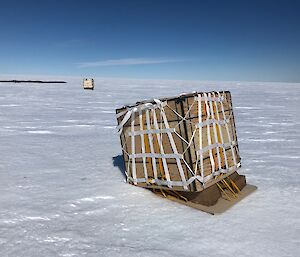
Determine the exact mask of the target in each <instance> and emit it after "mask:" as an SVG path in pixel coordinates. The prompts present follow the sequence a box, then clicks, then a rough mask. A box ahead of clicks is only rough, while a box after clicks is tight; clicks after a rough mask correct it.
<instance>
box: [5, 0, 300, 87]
mask: <svg viewBox="0 0 300 257" xmlns="http://www.w3.org/2000/svg"><path fill="white" fill-rule="evenodd" d="M0 8H1V16H0V31H1V37H0V73H1V74H47V75H74V76H84V77H85V76H99V77H100V76H102V77H122V78H146V79H147V78H150V79H192V80H234V81H237V80H244V81H286V82H300V14H299V13H300V1H288V0H286V1H264V0H261V1H255V0H253V1H246V0H245V1H230V0H228V1H225V0H224V1H214V0H211V1H200V0H199V1H188V0H187V1H176V0H174V1H167V0H165V1H164V0H160V1H158V0H153V1H146V0H144V1H143V0H140V1H130V0H127V1H125V0H124V1H114V0H111V1H90V0H86V1H67V0H60V1H53V0H52V1H46V0H45V1H30V0H28V1H15V0H10V1H1V2H0Z"/></svg>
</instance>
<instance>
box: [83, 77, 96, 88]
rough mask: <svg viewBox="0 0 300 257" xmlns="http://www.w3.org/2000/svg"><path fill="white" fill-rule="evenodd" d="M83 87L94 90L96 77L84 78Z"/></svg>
mask: <svg viewBox="0 0 300 257" xmlns="http://www.w3.org/2000/svg"><path fill="white" fill-rule="evenodd" d="M83 88H84V89H91V90H94V79H87V78H86V79H84V80H83Z"/></svg>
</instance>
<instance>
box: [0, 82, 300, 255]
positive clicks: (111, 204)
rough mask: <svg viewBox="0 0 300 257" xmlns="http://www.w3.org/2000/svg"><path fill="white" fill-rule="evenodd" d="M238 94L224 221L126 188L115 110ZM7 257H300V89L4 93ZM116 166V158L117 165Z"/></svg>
mask: <svg viewBox="0 0 300 257" xmlns="http://www.w3.org/2000/svg"><path fill="white" fill-rule="evenodd" d="M227 89H229V90H231V92H232V96H233V104H234V112H235V121H236V126H237V133H238V139H239V146H240V153H241V156H242V169H241V173H242V174H246V175H247V179H248V182H249V183H251V184H254V185H257V186H258V190H257V191H256V192H255V193H254V194H252V195H250V196H249V197H247V198H246V199H244V200H243V201H241V202H240V203H238V204H237V205H235V206H234V207H233V208H231V209H230V210H229V211H227V212H226V213H224V214H222V215H218V216H212V215H209V214H206V213H204V212H201V211H198V210H194V209H191V208H188V207H186V206H182V205H180V204H177V203H174V202H171V201H168V200H164V199H161V198H159V197H156V196H155V195H153V194H152V193H151V192H148V191H147V190H144V189H141V188H138V187H134V186H131V185H128V184H126V183H124V177H123V174H122V172H121V171H120V168H119V166H120V158H119V157H118V156H119V155H120V154H121V148H120V142H119V137H118V134H117V133H116V130H115V125H116V120H115V116H114V113H115V108H116V107H121V106H122V105H123V104H125V103H134V102H135V101H137V100H142V99H148V98H152V97H161V96H172V95H177V94H179V93H182V92H191V91H210V90H227ZM0 90H1V94H0V154H1V158H0V207H1V208H0V256H1V257H5V256H9V257H19V256H24V257H27V256H28V257H34V256H38V257H40V256H47V257H48V256H55V257H56V256H251V257H252V256H272V257H274V256H280V257H282V256H300V250H299V249H300V247H299V245H300V218H299V215H300V212H299V210H300V197H299V184H300V176H299V168H300V165H299V161H300V134H299V130H300V115H299V107H300V103H299V101H300V84H287V83H245V82H240V83H237V82H232V83H231V82H195V81H150V80H148V81H147V80H121V79H119V80H118V79H115V80H113V79H100V78H98V79H95V90H94V91H86V90H83V89H82V87H81V80H80V79H76V78H74V79H69V83H68V84H61V85H59V84H56V85H50V84H47V85H46V84H41V85H38V84H35V85H34V84H0ZM114 157H116V158H114Z"/></svg>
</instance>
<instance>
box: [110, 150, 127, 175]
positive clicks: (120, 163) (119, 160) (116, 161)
mask: <svg viewBox="0 0 300 257" xmlns="http://www.w3.org/2000/svg"><path fill="white" fill-rule="evenodd" d="M112 160H113V165H114V166H115V167H118V168H119V170H120V172H121V173H122V175H123V177H124V178H125V179H126V174H125V170H126V168H125V164H124V159H123V155H122V154H119V155H116V156H114V157H112Z"/></svg>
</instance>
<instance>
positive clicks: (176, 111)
mask: <svg viewBox="0 0 300 257" xmlns="http://www.w3.org/2000/svg"><path fill="white" fill-rule="evenodd" d="M116 114H117V120H118V124H119V132H120V139H121V146H122V150H123V157H124V162H125V166H126V175H127V180H128V182H129V183H132V184H134V185H137V186H141V187H146V188H161V189H171V190H177V191H191V192H195V191H202V190H203V189H205V188H207V187H209V186H211V185H213V184H215V183H216V182H218V181H220V180H222V179H223V178H225V177H227V176H229V175H230V174H232V173H233V172H235V171H236V170H237V169H238V168H239V167H240V155H239V151H238V143H237V136H236V129H235V123H234V116H233V108H232V101H231V94H230V92H229V91H222V92H207V93H204V92H199V93H192V94H185V95H180V96H179V97H172V98H164V99H160V100H158V99H155V100H150V101H143V102H137V103H136V104H135V105H127V106H124V107H122V108H119V109H117V110H116Z"/></svg>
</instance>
